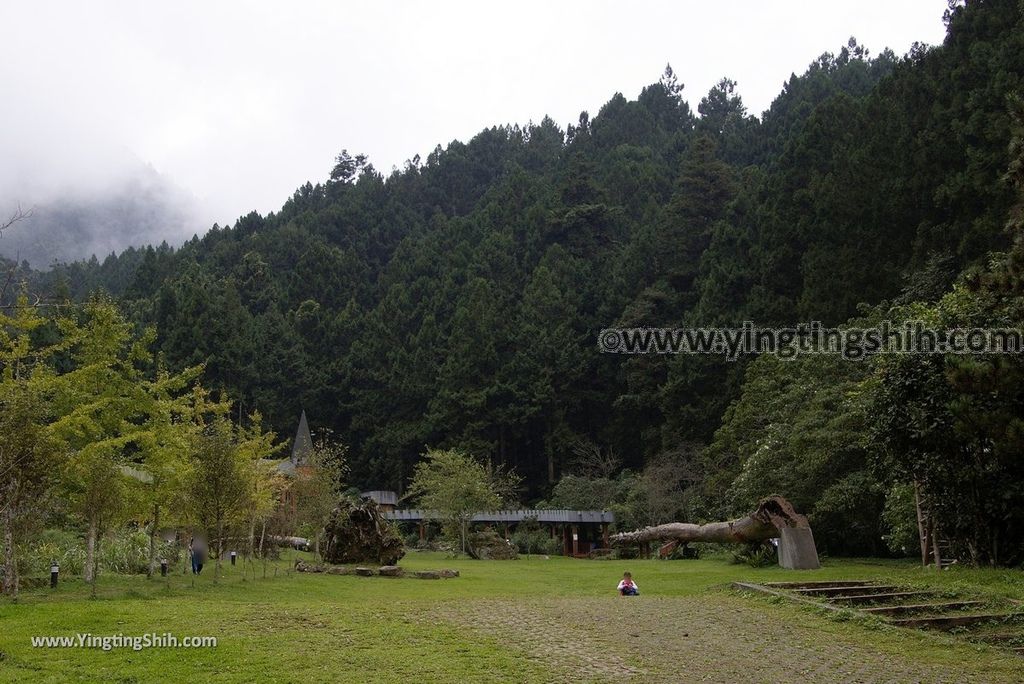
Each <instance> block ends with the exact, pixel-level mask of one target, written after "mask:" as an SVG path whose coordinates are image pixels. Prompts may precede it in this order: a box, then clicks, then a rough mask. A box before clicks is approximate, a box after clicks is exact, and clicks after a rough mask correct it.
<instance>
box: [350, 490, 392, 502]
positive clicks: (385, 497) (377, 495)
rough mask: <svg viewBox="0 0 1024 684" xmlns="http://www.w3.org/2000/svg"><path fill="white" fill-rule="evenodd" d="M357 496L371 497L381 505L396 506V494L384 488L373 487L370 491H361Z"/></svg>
mask: <svg viewBox="0 0 1024 684" xmlns="http://www.w3.org/2000/svg"><path fill="white" fill-rule="evenodd" d="M359 496H361V497H363V498H364V499H373V500H374V501H376V502H377V503H379V504H380V505H381V506H397V505H398V494H395V493H394V492H392V491H387V490H384V489H375V490H373V491H372V492H363V493H362V494H360V495H359Z"/></svg>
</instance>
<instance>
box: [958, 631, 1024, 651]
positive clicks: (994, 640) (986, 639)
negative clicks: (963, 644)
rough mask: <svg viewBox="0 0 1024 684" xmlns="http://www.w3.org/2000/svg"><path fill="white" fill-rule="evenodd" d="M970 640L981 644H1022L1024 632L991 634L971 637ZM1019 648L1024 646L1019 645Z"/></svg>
mask: <svg viewBox="0 0 1024 684" xmlns="http://www.w3.org/2000/svg"><path fill="white" fill-rule="evenodd" d="M971 638H972V639H973V640H974V641H980V642H981V643H983V644H1003V643H1006V642H1008V641H1021V642H1024V632H992V633H989V634H978V635H972V636H971ZM1021 646H1022V647H1024V644H1021Z"/></svg>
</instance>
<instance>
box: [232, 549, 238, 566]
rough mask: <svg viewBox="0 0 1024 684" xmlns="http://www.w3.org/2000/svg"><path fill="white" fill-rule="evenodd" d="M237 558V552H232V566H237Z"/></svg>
mask: <svg viewBox="0 0 1024 684" xmlns="http://www.w3.org/2000/svg"><path fill="white" fill-rule="evenodd" d="M236 556H238V553H236V552H235V551H232V552H231V564H232V565H234V564H235V557H236Z"/></svg>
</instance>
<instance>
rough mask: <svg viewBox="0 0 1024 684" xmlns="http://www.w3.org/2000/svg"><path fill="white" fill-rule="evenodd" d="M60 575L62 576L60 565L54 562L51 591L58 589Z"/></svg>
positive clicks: (51, 572)
mask: <svg viewBox="0 0 1024 684" xmlns="http://www.w3.org/2000/svg"><path fill="white" fill-rule="evenodd" d="M59 574H60V565H59V564H58V563H57V561H53V563H52V564H51V565H50V588H51V589H56V588H57V575H59Z"/></svg>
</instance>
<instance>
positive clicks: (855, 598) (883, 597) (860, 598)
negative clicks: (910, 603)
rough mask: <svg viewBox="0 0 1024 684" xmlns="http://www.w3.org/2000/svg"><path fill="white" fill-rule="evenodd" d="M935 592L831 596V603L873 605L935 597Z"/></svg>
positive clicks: (892, 592) (894, 592)
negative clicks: (843, 602)
mask: <svg viewBox="0 0 1024 684" xmlns="http://www.w3.org/2000/svg"><path fill="white" fill-rule="evenodd" d="M934 595H935V592H934V591H889V592H883V593H880V594H854V595H852V596H831V597H829V601H847V602H849V603H872V602H874V601H886V602H889V601H898V600H900V599H905V598H912V597H921V598H924V597H925V596H934Z"/></svg>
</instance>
